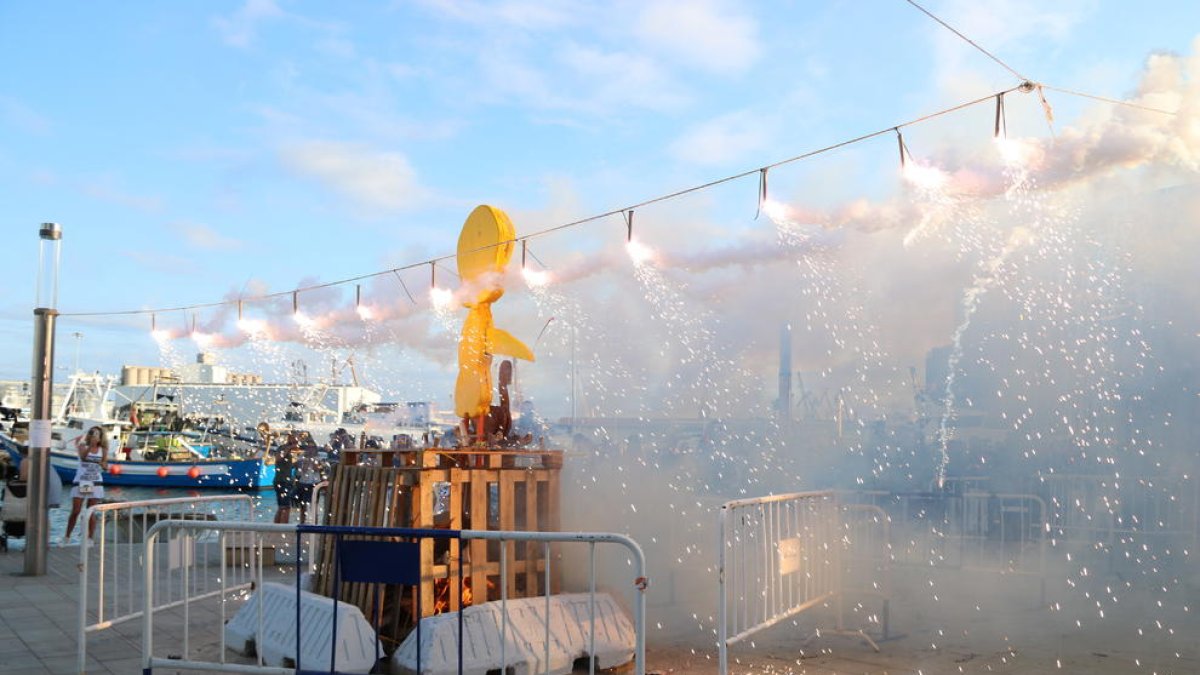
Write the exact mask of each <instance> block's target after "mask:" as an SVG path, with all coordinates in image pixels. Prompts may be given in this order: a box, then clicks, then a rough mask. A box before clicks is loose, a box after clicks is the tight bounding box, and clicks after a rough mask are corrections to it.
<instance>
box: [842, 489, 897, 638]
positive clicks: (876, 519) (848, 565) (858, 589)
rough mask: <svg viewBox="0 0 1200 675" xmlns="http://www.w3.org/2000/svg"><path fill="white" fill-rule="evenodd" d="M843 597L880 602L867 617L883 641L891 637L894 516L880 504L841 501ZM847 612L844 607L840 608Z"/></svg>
mask: <svg viewBox="0 0 1200 675" xmlns="http://www.w3.org/2000/svg"><path fill="white" fill-rule="evenodd" d="M841 511H842V527H843V532H844V536H843V537H842V542H841V543H842V555H843V564H842V567H843V570H844V572H843V576H842V597H839V598H838V601H839V602H843V598H844V597H845V596H866V597H873V598H875V599H877V600H879V602H880V609H879V613H878V614H873V615H870V616H869V617H868V621H869V623H873V624H876V625H878V626H879V631H880V636H881V638H882V639H883V640H887V639H889V638H890V637H891V634H890V627H889V612H890V608H891V600H892V544H891V538H892V535H891V519H890V518H888V515H887V513H884V511H883V509H881V508H879V507H878V506H870V505H868V504H842V505H841ZM838 611H839V612H844V611H845V608H844V606H842V607H839V610H838Z"/></svg>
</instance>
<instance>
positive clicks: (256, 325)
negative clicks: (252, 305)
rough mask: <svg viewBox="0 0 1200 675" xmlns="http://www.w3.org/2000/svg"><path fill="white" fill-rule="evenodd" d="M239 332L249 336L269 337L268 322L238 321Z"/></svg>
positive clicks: (256, 320)
mask: <svg viewBox="0 0 1200 675" xmlns="http://www.w3.org/2000/svg"><path fill="white" fill-rule="evenodd" d="M237 326H238V330H241V331H242V332H243V333H246V334H247V335H267V333H268V326H267V322H266V321H264V320H263V319H238V322H237Z"/></svg>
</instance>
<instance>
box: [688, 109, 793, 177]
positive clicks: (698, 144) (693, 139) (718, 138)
mask: <svg viewBox="0 0 1200 675" xmlns="http://www.w3.org/2000/svg"><path fill="white" fill-rule="evenodd" d="M769 131H770V130H769V129H768V128H767V123H765V122H764V121H763V119H762V117H761V116H758V115H754V114H752V113H750V112H748V111H740V112H735V113H730V114H727V115H722V116H720V117H716V118H713V119H711V120H708V121H706V122H702V123H700V124H696V125H694V126H692V127H690V128H689V129H687V130H685V131H684V132H683V134H682V135H681V136H680V137H679V138H677V139H676V140H675V141H674V142H672V143H671V146H670V148H669V149H670V152H671V155H672V156H674V157H675V158H676V159H678V160H680V161H683V162H688V163H692V164H702V165H703V164H709V165H711V164H725V163H728V162H732V161H735V160H739V159H743V158H745V157H747V156H748V155H751V154H753V153H756V152H758V151H760V150H763V149H764V148H766V147H767V144H768V142H769V141H770V133H769Z"/></svg>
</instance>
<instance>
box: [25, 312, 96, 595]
mask: <svg viewBox="0 0 1200 675" xmlns="http://www.w3.org/2000/svg"><path fill="white" fill-rule="evenodd" d="M57 318H58V311H56V310H53V309H47V308H45V307H38V308H37V309H35V310H33V410H31V411H30V412H32V413H33V414H32V415H31V417H32V421H31V422H30V423H29V456H28V457H27V458H26V461H28V462H30V464H29V508H28V509H27V511H26V515H25V518H26V521H25V527H26V530H25V574H26V575H27V576H44V575H45V574H46V554H47V550H48V548H49V545H50V528H49V520H48V518H47V513H46V496H47V494H48V493H47V490H48V489H49V479H50V473H51V471H52V469H51V468H50V403H51V400H52V398H53V392H54V323H55V319H57ZM84 527H87V523H84Z"/></svg>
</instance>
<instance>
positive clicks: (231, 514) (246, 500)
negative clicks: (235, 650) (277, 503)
mask: <svg viewBox="0 0 1200 675" xmlns="http://www.w3.org/2000/svg"><path fill="white" fill-rule="evenodd" d="M93 517H94V518H95V522H94V524H93V525H92V526H90V527H89V523H90V522H92V518H93ZM253 517H254V500H253V499H252V498H251V497H250V496H249V495H244V494H227V495H207V496H202V497H181V498H174V499H148V500H141V501H132V502H115V503H111V504H96V505H94V506H91V507H88V508H87V509H85V510H84V512H83V514H82V515H81V517H80V520H79V523H78V525H79V528H80V544H79V568H78V569H79V620H78V633H77V648H76V649H77V651H76V655H77V660H78V668H79V672H80V673H83V672H84V671H85V667H86V665H87V641H88V635H89V634H91V633H95V632H98V631H102V630H105V629H108V628H111V627H113V626H116V625H118V624H121V623H124V622H126V621H130V620H133V619H136V618H138V617H140V616H141V615H142V612H143V611H144V596H146V595H147V594H146V593H145V589H146V586H145V585H144V583H145V579H144V577H143V573H144V571H145V568H144V564H143V563H144V560H145V558H144V555H143V543H144V542H145V540H146V534H147V532H148V531H149V530H151V529H152V528H153V527H154V526H155V525H156V524H158V523H160V522H166V521H172V520H178V521H195V522H206V521H219V520H251V519H253ZM93 533H94V534H93ZM201 543H202V545H203V546H202V548H201V550H200V551H199V554H200V555H199V556H197V555H195V553H196V552H194V551H193V552H191V555H190V556H189V557H188V558H186V559H180V558H178V555H179V552H178V551H177V550H171V551H170V552H169V555H171V556H173V559H174V560H175V561H176V562H177V563H178V564H176V565H175V566H173V567H171V568H170V569H168V570H166V571H165V572H166V573H165V574H163V575H160V576H158V577H156V578H154V579H152V581H153V582H154V583H157V584H160V585H161V586H162V587H163V589H164V590H165V593H164V594H163V596H162V597H160V598H159V604H158V607H159V608H166V607H174V606H178V605H180V604H182V603H185V602H187V601H188V600H194V599H197V598H203V597H209V596H213V595H215V594H217V593H220V592H221V590H219V589H217V588H216V586H217V584H220V585H221V588H222V589H226V588H228V589H246V588H248V587H249V586H250V583H249V582H250V579H249V576H248V572H247V570H246V568H245V566H235V567H233V568H231V569H230V570H229V574H228V575H226V574H225V573H222V574H221V577H220V579H215V578H213V576H212V575H210V574H196V573H195V570H197V568H198V560H199V561H202V560H204V559H205V558H206V557H208V556H209V555H211V554H212V553H213V552H212V550H211V547H210V545H211V543H212V542H211V541H209V540H205V541H202V542H201ZM222 554H223V551H222Z"/></svg>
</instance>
